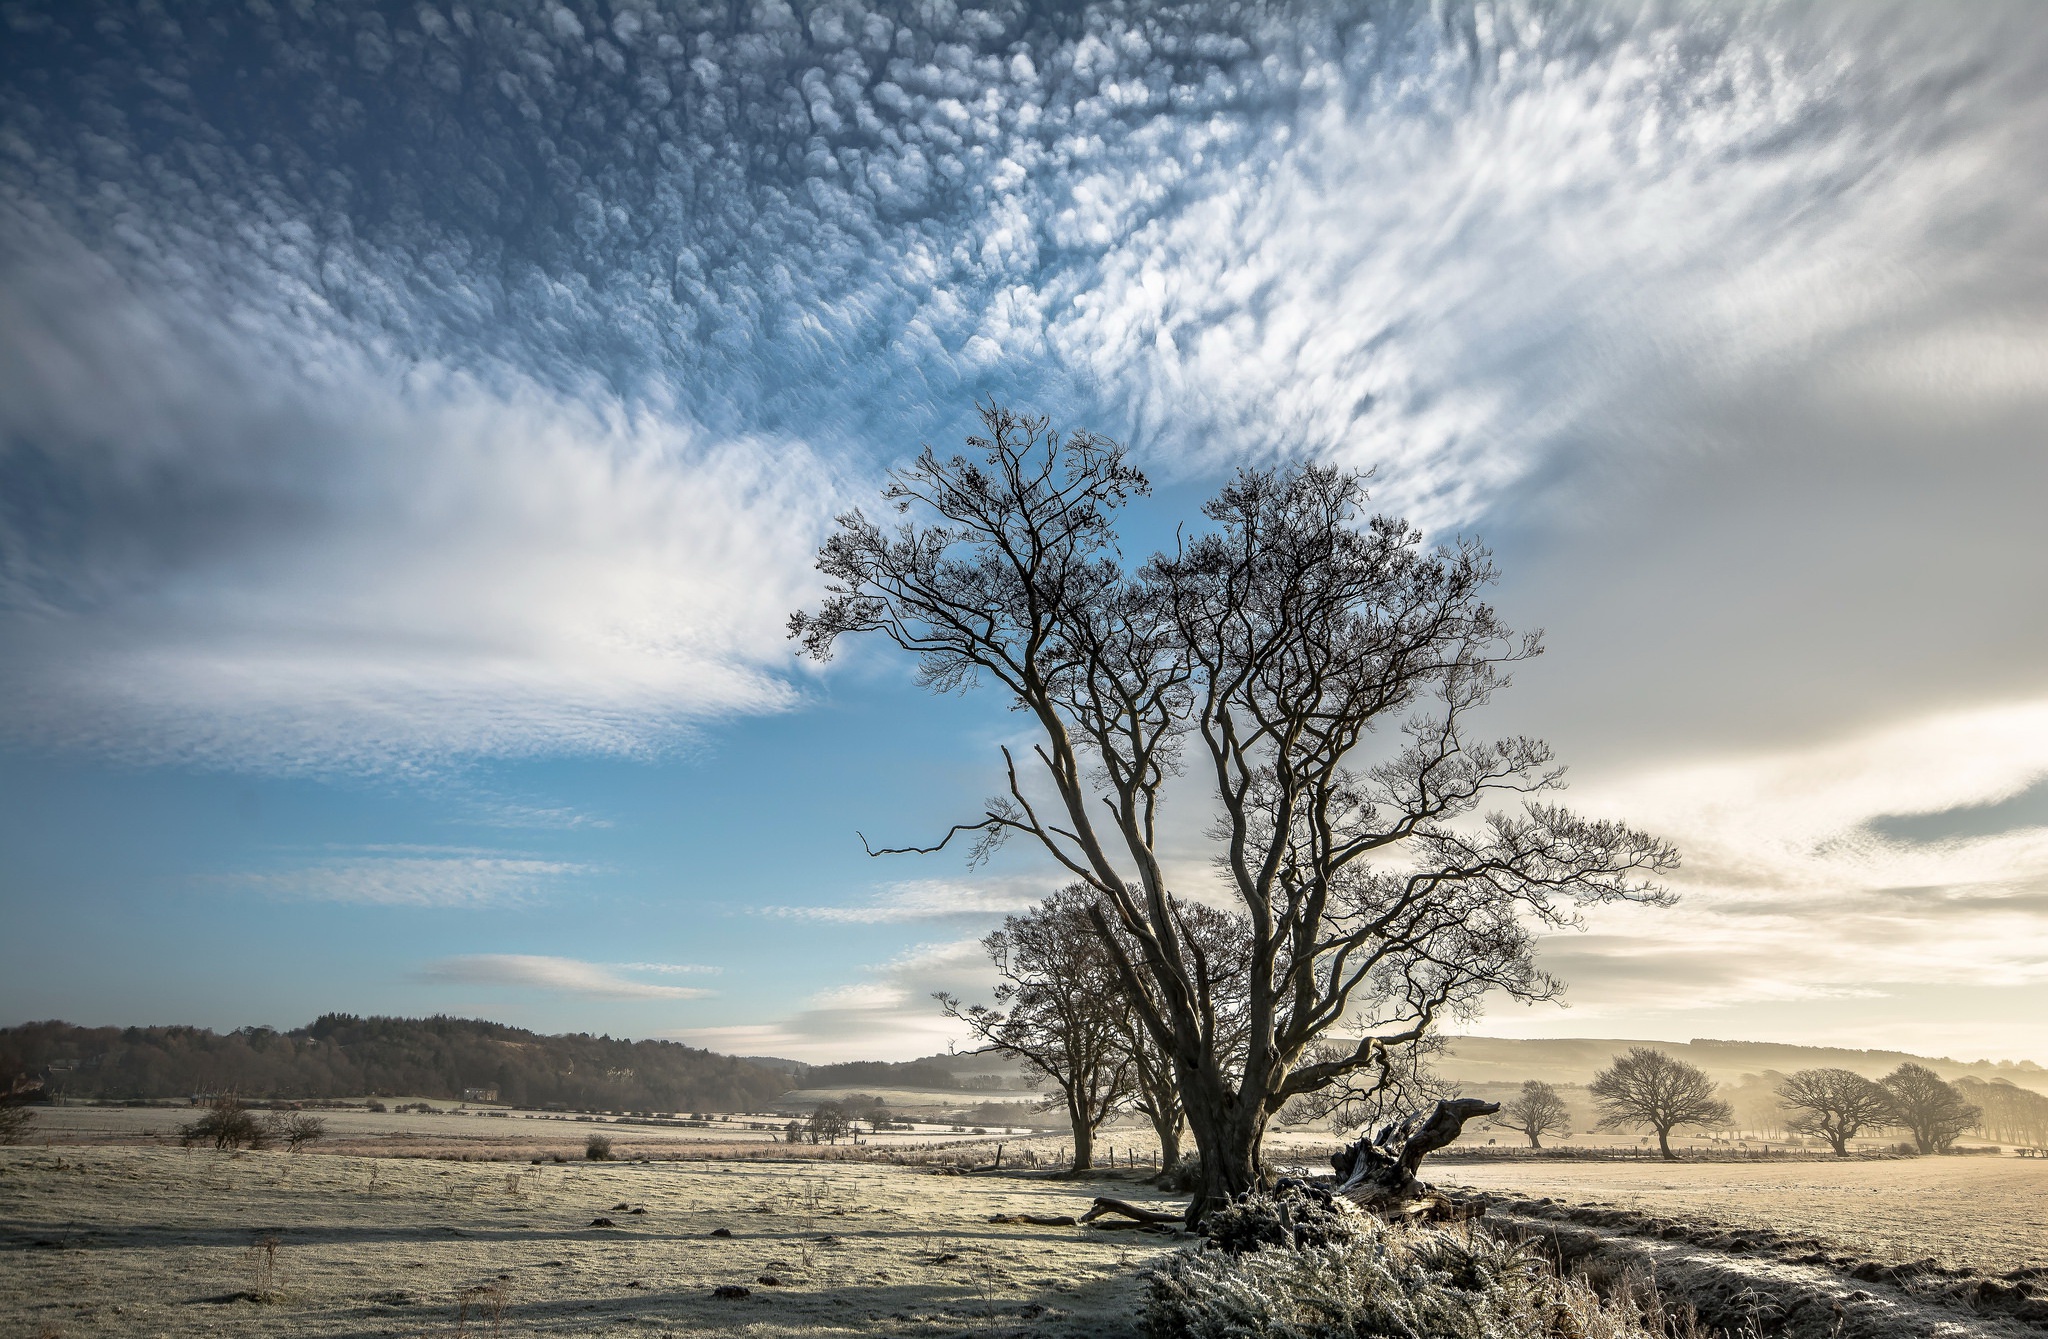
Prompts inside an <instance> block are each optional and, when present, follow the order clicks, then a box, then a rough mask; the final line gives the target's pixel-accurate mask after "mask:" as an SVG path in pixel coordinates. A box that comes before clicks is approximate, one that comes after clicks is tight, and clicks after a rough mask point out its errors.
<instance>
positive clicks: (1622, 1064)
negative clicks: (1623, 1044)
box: [1587, 1046, 1735, 1162]
mask: <svg viewBox="0 0 2048 1339" xmlns="http://www.w3.org/2000/svg"><path fill="white" fill-rule="evenodd" d="M1587 1091H1589V1092H1591V1093H1592V1094H1593V1101H1594V1103H1595V1104H1596V1105H1597V1106H1598V1107H1599V1108H1600V1113H1601V1115H1600V1125H1601V1127H1602V1128H1603V1129H1609V1130H1612V1129H1617V1128H1619V1127H1621V1126H1624V1125H1632V1126H1637V1127H1642V1126H1648V1127H1649V1128H1650V1129H1652V1130H1654V1131H1656V1134H1657V1152H1658V1153H1660V1154H1662V1155H1663V1157H1664V1159H1665V1161H1667V1162H1673V1161H1676V1160H1677V1157H1678V1155H1677V1154H1675V1153H1673V1152H1672V1151H1671V1132H1672V1131H1673V1130H1675V1129H1677V1128H1678V1127H1679V1126H1681V1125H1704V1126H1718V1125H1726V1124H1727V1123H1728V1122H1729V1121H1731V1120H1733V1119H1734V1115H1735V1113H1734V1112H1733V1111H1731V1110H1730V1109H1729V1107H1728V1104H1727V1103H1726V1102H1724V1101H1722V1100H1721V1099H1720V1098H1718V1097H1716V1096H1714V1080H1713V1079H1712V1078H1711V1077H1709V1076H1708V1074H1707V1072H1706V1071H1705V1070H1703V1069H1701V1068H1699V1067H1698V1066H1697V1065H1688V1064H1687V1063H1685V1061H1683V1060H1679V1059H1676V1058H1674V1057H1672V1056H1669V1055H1666V1054H1665V1053H1664V1052H1662V1051H1659V1050H1656V1049H1655V1048H1653V1047H1649V1046H1631V1047H1630V1048H1629V1052H1628V1054H1627V1055H1617V1056H1615V1057H1614V1061H1613V1063H1612V1064H1610V1065H1609V1066H1608V1067H1607V1068H1606V1069H1603V1070H1601V1071H1600V1072H1599V1073H1598V1074H1595V1075H1594V1076H1593V1082H1592V1083H1590V1084H1588V1085H1587Z"/></svg>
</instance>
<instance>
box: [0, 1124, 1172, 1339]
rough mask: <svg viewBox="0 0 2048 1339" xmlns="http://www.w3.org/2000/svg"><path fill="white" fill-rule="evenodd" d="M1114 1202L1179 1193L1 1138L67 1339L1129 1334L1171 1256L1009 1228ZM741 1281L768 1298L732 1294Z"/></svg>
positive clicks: (0, 1177)
mask: <svg viewBox="0 0 2048 1339" xmlns="http://www.w3.org/2000/svg"><path fill="white" fill-rule="evenodd" d="M1104 1193H1111V1194H1116V1195H1118V1196H1119V1197H1123V1198H1129V1199H1134V1200H1146V1199H1153V1198H1156V1196H1154V1195H1153V1194H1152V1192H1150V1191H1149V1190H1147V1189H1145V1188H1143V1187H1141V1186H1138V1185H1136V1184H1131V1183H1125V1182H1121V1181H1116V1182H1110V1183H1107V1184H1104V1183H1091V1182H1062V1181H1023V1180H1010V1179H1003V1180H989V1179H981V1178H972V1177H959V1176H940V1175H934V1174H932V1173H931V1172H929V1171H926V1170H922V1169H917V1168H906V1167H890V1166H872V1165H858V1164H817V1163H795V1164H774V1163H761V1162H746V1163H726V1162H665V1163H651V1164H637V1163H626V1164H619V1163H613V1164H566V1165H557V1164H553V1163H549V1164H547V1165H545V1166H539V1167H535V1166H525V1165H522V1166H517V1167H514V1166H509V1165H507V1164H503V1163H492V1164H480V1163H460V1162H457V1163H448V1162H440V1161H430V1160H420V1159H408V1158H356V1157H347V1156H335V1155H328V1154H311V1153H302V1154H297V1155H293V1154H288V1153H271V1152H264V1153H245V1154H241V1155H233V1154H225V1153H215V1152H212V1151H210V1150H209V1151H198V1150H194V1151H183V1150H175V1149H162V1150H159V1149H145V1148H128V1147H99V1148H80V1147H72V1148H65V1147H57V1148H50V1149H41V1148H33V1149H4V1150H0V1238H4V1240H0V1259H4V1261H5V1265H4V1267H0V1325H4V1327H5V1331H6V1332H8V1333H11V1334H20V1335H25V1336H52V1339H54V1336H59V1335H64V1336H85V1335H99V1334H120V1335H138V1336H140V1335H188V1334H190V1335H196V1334H221V1333H228V1334H243V1333H247V1334H257V1333H261V1334H263V1335H265V1336H275V1337H276V1339H289V1337H290V1336H300V1335H307V1336H311V1335H333V1336H342V1335H348V1336H357V1335H363V1336H368V1335H403V1336H413V1335H422V1334H429V1335H430V1334H454V1333H457V1332H458V1330H463V1331H466V1332H467V1333H468V1334H471V1335H487V1334H492V1333H494V1332H495V1331H494V1328H493V1324H494V1316H495V1317H496V1319H497V1320H498V1321H500V1322H501V1323H502V1329H503V1332H504V1333H534V1332H552V1331H556V1330H573V1331H575V1332H576V1333H578V1334H606V1333H610V1334H678V1335H680V1334H691V1335H709V1334H721V1335H723V1334H737V1335H753V1336H762V1337H763V1339H767V1337H769V1336H782V1335H790V1336H796V1335H804V1336H813V1335H898V1334H901V1335H927V1334H929V1335H940V1334H943V1335H956V1334H961V1333H1003V1334H1008V1333H1013V1332H1016V1331H1018V1330H1020V1329H1028V1330H1029V1332H1030V1333H1031V1334H1033V1335H1040V1334H1044V1335H1083V1334H1086V1335H1113V1334H1119V1333H1129V1332H1130V1317H1131V1316H1132V1315H1133V1314H1134V1313H1135V1310H1136V1307H1137V1302H1138V1298H1139V1291H1140V1283H1139V1280H1138V1279H1137V1277H1136V1271H1137V1269H1138V1268H1139V1267H1140V1265H1141V1263H1142V1262H1143V1261H1144V1260H1145V1259H1147V1258H1149V1257H1150V1256H1151V1255H1152V1254H1153V1253H1156V1252H1158V1251H1160V1250H1164V1249H1168V1247H1169V1245H1170V1243H1169V1242H1167V1241H1166V1240H1164V1239H1161V1238H1157V1237H1151V1236H1146V1235H1144V1234H1134V1233H1114V1234H1112V1233H1100V1232H1091V1231H1088V1230H1085V1229H1044V1228H1021V1227H1006V1226H998V1225H993V1224H990V1223H989V1222H988V1221H987V1219H988V1216H989V1215H990V1214H992V1213H998V1212H1024V1213H1074V1212H1078V1211H1080V1210H1083V1209H1085V1208H1086V1207H1087V1204H1088V1200H1089V1198H1090V1197H1091V1196H1093V1195H1097V1194H1104ZM622 1204H623V1205H625V1206H626V1208H624V1209H621V1208H618V1207H616V1206H619V1205H622ZM634 1209H644V1210H645V1211H646V1212H644V1213H635V1212H632V1210H634ZM598 1218H609V1219H610V1220H611V1221H612V1222H614V1223H616V1224H617V1226H616V1227H610V1228H606V1227H592V1226H590V1224H591V1222H592V1220H594V1219H598ZM720 1228H723V1229H727V1230H729V1231H730V1232H731V1233H732V1235H731V1236H730V1237H720V1236H713V1235H712V1233H713V1232H714V1231H716V1230H717V1229H720ZM270 1237H275V1238H276V1250H275V1255H274V1258H273V1260H272V1262H271V1266H270V1268H271V1273H270V1276H269V1278H268V1280H267V1282H266V1280H265V1279H264V1277H263V1276H262V1273H261V1271H262V1267H263V1258H264V1255H265V1250H264V1246H263V1243H264V1241H265V1239H266V1238H270ZM764 1276H765V1277H767V1278H772V1279H774V1280H776V1282H773V1283H764V1282H762V1281H761V1280H762V1279H763V1278H764ZM722 1285H736V1286H741V1287H745V1288H747V1289H749V1290H750V1295H749V1296H746V1297H744V1298H739V1299H734V1300H725V1299H719V1298H715V1297H713V1296H712V1290H713V1289H714V1288H717V1287H720V1286H722ZM465 1310H466V1312H467V1315H466V1316H465V1315H464V1312H465Z"/></svg>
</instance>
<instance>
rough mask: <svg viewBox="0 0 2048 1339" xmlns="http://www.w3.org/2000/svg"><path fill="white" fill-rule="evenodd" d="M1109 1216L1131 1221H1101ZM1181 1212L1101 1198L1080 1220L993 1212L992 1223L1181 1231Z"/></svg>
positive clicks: (1106, 1229)
mask: <svg viewBox="0 0 2048 1339" xmlns="http://www.w3.org/2000/svg"><path fill="white" fill-rule="evenodd" d="M1109 1214H1115V1215H1118V1216H1120V1217H1123V1218H1127V1219H1129V1220H1130V1221H1129V1222H1125V1223H1110V1222H1102V1221H1100V1220H1101V1219H1102V1218H1103V1217H1105V1216H1106V1215H1109ZM1184 1216H1185V1215H1184V1213H1183V1212H1182V1211H1181V1210H1178V1209H1176V1210H1174V1211H1173V1212H1171V1213H1160V1212H1158V1211H1156V1210H1153V1209H1145V1208H1140V1207H1139V1206H1138V1205H1135V1204H1132V1203H1129V1202H1128V1201H1125V1200H1116V1199H1111V1198H1110V1197H1109V1196H1107V1195H1097V1196H1096V1197H1095V1203H1094V1204H1093V1205H1091V1206H1090V1207H1089V1209H1088V1212H1087V1213H1084V1214H1082V1215H1081V1216H1080V1217H1079V1218H1076V1217H1074V1216H1073V1215H1072V1214H1065V1213H992V1214H990V1215H989V1216H988V1221H989V1222H991V1223H1011V1224H1017V1225H1020V1226H1023V1227H1093V1228H1096V1229H1098V1230H1100V1231H1105V1232H1113V1231H1115V1230H1117V1229H1119V1228H1159V1227H1170V1228H1176V1229H1177V1228H1179V1227H1180V1225H1181V1221H1182V1219H1183V1217H1184Z"/></svg>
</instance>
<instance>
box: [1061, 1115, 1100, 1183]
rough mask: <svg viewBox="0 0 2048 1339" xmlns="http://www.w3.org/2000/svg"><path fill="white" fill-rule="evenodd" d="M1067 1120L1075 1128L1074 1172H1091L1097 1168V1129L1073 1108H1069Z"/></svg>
mask: <svg viewBox="0 0 2048 1339" xmlns="http://www.w3.org/2000/svg"><path fill="white" fill-rule="evenodd" d="M1067 1119H1068V1121H1069V1122H1070V1123H1071V1124H1072V1125H1073V1127H1074V1166H1073V1170H1074V1171H1077V1172H1085V1171H1089V1170H1091V1169H1092V1168H1093V1167H1094V1166H1095V1127H1094V1126H1093V1125H1091V1124H1090V1123H1089V1121H1088V1118H1087V1117H1086V1116H1084V1115H1082V1114H1081V1113H1080V1112H1078V1111H1076V1110H1074V1108H1073V1107H1071V1106H1069V1107H1068V1108H1067Z"/></svg>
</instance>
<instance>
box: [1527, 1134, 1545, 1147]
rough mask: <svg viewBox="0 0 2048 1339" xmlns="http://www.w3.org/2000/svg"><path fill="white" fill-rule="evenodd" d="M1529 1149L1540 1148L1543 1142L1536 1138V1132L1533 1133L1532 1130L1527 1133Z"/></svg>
mask: <svg viewBox="0 0 2048 1339" xmlns="http://www.w3.org/2000/svg"><path fill="white" fill-rule="evenodd" d="M1529 1147H1530V1148H1542V1147H1543V1140H1542V1139H1540V1138H1538V1137H1537V1134H1536V1132H1535V1131H1534V1130H1531V1131H1529Z"/></svg>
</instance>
